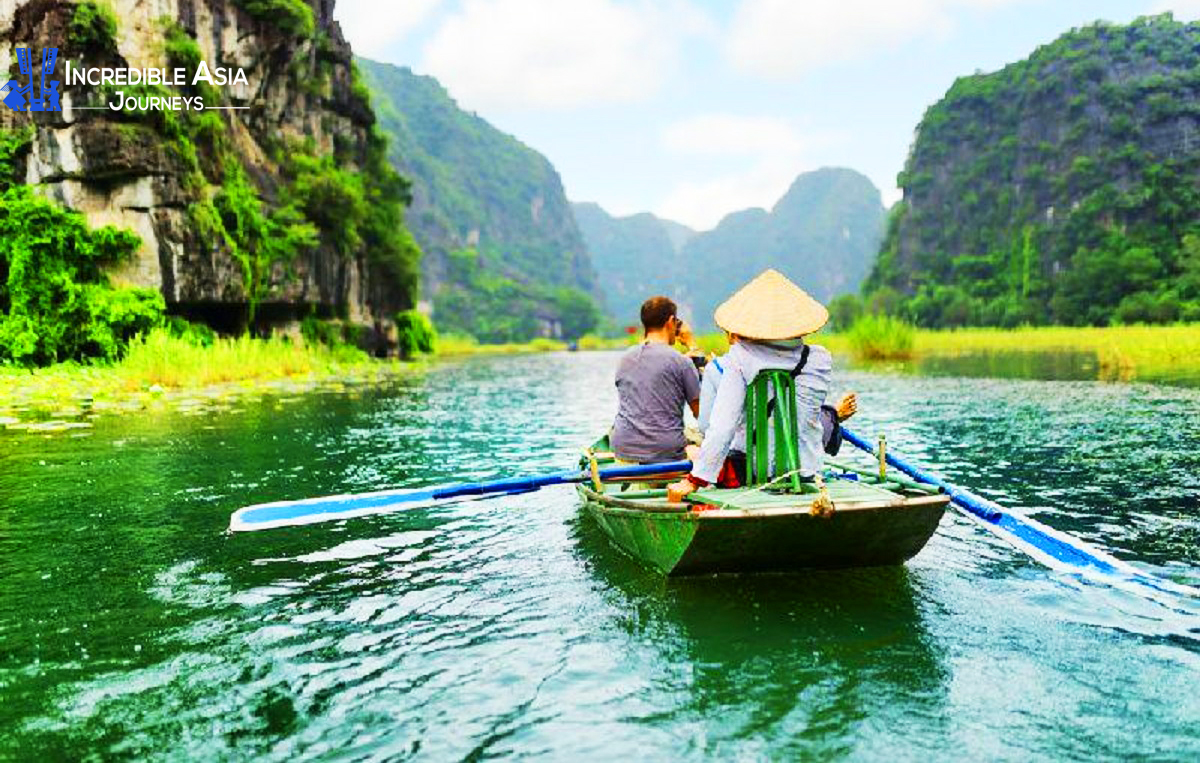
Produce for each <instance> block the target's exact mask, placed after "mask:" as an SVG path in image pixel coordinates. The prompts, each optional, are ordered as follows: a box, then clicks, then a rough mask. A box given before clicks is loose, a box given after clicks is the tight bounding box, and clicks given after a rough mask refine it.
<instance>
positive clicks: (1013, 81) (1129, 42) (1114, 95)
mask: <svg viewBox="0 0 1200 763" xmlns="http://www.w3.org/2000/svg"><path fill="white" fill-rule="evenodd" d="M1198 95H1200V24H1182V23H1179V22H1176V21H1174V20H1173V19H1172V18H1171V17H1170V15H1164V16H1158V17H1152V18H1145V19H1140V20H1138V21H1136V22H1134V23H1133V24H1129V25H1125V26H1115V25H1109V24H1104V23H1097V24H1094V25H1091V26H1088V27H1084V28H1081V29H1075V30H1071V31H1070V32H1068V33H1066V34H1064V35H1062V36H1061V37H1059V38H1058V39H1057V40H1055V41H1053V42H1051V43H1049V44H1047V45H1044V46H1042V47H1040V48H1038V49H1037V50H1035V51H1033V53H1032V54H1031V55H1030V56H1029V57H1028V58H1026V59H1024V60H1022V61H1017V62H1015V63H1012V64H1009V65H1008V66H1005V67H1004V68H1003V69H1001V70H999V71H997V72H992V73H986V74H975V75H971V76H966V77H962V78H960V79H958V80H957V81H956V82H955V83H954V85H953V86H952V87H951V88H950V90H949V91H948V92H947V93H946V95H945V97H944V98H942V100H940V101H939V102H938V103H936V104H934V105H932V106H930V107H929V109H928V111H926V113H925V116H924V118H923V119H922V120H921V124H920V125H919V126H918V129H917V135H916V139H915V141H914V143H913V146H912V150H911V153H910V155H909V158H908V162H907V164H906V165H905V169H904V172H903V173H901V175H900V177H899V178H898V180H899V184H900V185H901V187H902V188H903V190H904V198H903V200H902V201H901V202H900V203H899V204H897V206H896V207H895V209H894V211H893V214H892V217H891V220H890V221H889V226H888V231H887V236H886V239H885V241H884V244H883V247H882V251H881V254H880V257H879V260H878V262H877V264H876V266H875V269H874V271H873V273H872V274H871V277H870V279H869V281H868V284H867V286H868V289H869V290H871V291H873V292H876V293H886V294H887V295H888V298H887V299H885V300H883V301H884V302H886V301H895V300H897V299H903V298H908V312H910V313H911V314H912V317H914V318H915V319H916V320H918V321H919V322H921V323H922V324H925V325H932V326H954V325H961V324H964V323H984V324H998V325H1017V324H1020V323H1025V322H1032V323H1045V322H1059V323H1107V322H1108V321H1109V320H1110V319H1111V318H1114V317H1115V318H1117V319H1118V320H1151V321H1163V320H1176V319H1179V318H1181V317H1183V318H1186V317H1188V316H1190V315H1196V316H1200V294H1195V295H1193V293H1184V291H1183V290H1176V291H1172V290H1171V285H1172V282H1173V281H1174V280H1176V279H1180V278H1185V277H1189V272H1188V271H1189V267H1190V266H1189V265H1188V264H1187V263H1188V261H1189V259H1190V258H1191V257H1192V255H1191V253H1190V252H1189V251H1188V250H1189V247H1187V246H1185V245H1184V240H1185V239H1186V238H1187V237H1189V236H1195V235H1197V234H1198V233H1200V215H1197V212H1196V209H1197V202H1198V201H1200V186H1198V184H1197V182H1196V178H1197V177H1198V176H1200V109H1197V106H1196V104H1197V96H1198ZM1193 248H1194V247H1193ZM1195 277H1196V278H1200V274H1196V275H1195ZM901 295H904V296H903V297H901ZM1189 300H1190V301H1191V304H1190V308H1189V309H1190V310H1191V312H1190V313H1189V312H1187V311H1186V310H1182V311H1181V304H1182V306H1183V307H1188V303H1189ZM1181 301H1182V302H1181Z"/></svg>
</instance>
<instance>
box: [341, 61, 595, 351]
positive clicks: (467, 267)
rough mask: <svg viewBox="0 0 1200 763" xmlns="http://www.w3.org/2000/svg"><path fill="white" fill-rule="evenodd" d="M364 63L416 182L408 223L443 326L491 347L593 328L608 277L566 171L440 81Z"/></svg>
mask: <svg viewBox="0 0 1200 763" xmlns="http://www.w3.org/2000/svg"><path fill="white" fill-rule="evenodd" d="M358 65H359V67H360V68H361V71H362V73H363V75H364V77H365V79H366V82H367V84H368V85H369V86H370V89H371V93H372V100H373V101H374V103H375V106H376V113H377V115H378V118H379V125H380V128H381V129H382V131H383V132H384V133H386V134H387V136H388V137H389V139H390V149H389V157H390V158H391V160H392V163H393V164H394V166H395V167H396V168H397V169H399V170H400V171H401V172H403V173H404V174H405V175H407V176H409V177H411V178H413V181H414V183H415V190H414V193H413V204H412V207H411V209H410V212H409V216H408V217H409V223H410V225H411V226H412V230H413V234H414V236H415V237H416V238H417V240H418V241H419V242H420V244H421V247H422V249H423V250H424V259H423V263H422V264H423V268H422V271H423V272H422V276H423V281H424V295H425V298H426V299H429V300H430V301H431V302H432V306H433V317H434V322H435V323H436V324H437V326H438V328H439V329H440V330H442V331H444V332H445V331H448V332H453V333H465V334H469V335H471V336H474V337H476V338H478V339H480V340H484V341H491V342H517V341H525V340H528V339H530V338H532V337H535V336H547V335H548V336H562V337H566V338H575V337H578V336H581V335H582V334H584V333H586V332H587V331H589V330H590V329H592V328H593V327H594V325H595V322H596V320H597V319H598V317H599V311H598V309H597V308H596V304H595V303H596V299H595V298H596V297H597V295H598V291H597V286H596V277H595V274H594V273H593V271H592V266H591V262H590V260H589V258H588V255H587V250H586V248H585V246H584V243H583V239H582V237H581V236H580V234H579V230H578V228H577V227H576V224H575V220H574V217H573V216H572V214H571V209H570V205H569V204H568V203H567V200H566V196H565V195H564V193H563V189H562V183H561V181H560V179H559V177H558V173H556V172H555V171H554V167H553V166H551V164H550V163H549V162H548V161H547V160H546V159H545V157H543V156H541V155H540V154H538V153H537V152H536V151H533V150H532V149H530V148H528V147H527V146H525V145H523V144H522V143H520V142H519V141H517V140H516V139H515V138H513V137H511V136H509V135H506V134H504V133H502V132H500V131H499V130H497V129H496V128H494V127H492V126H491V125H490V124H488V123H487V122H485V121H484V120H483V119H480V118H479V117H478V116H475V115H474V114H468V113H466V112H464V111H462V110H461V109H459V107H458V106H457V104H455V102H454V101H453V100H452V99H451V98H450V96H449V94H447V93H446V91H445V90H444V89H443V88H442V86H441V85H440V84H438V82H437V81H436V80H434V79H433V78H431V77H424V76H418V75H415V74H413V73H412V72H411V71H409V70H408V69H406V68H400V67H395V66H391V65H388V64H380V63H375V62H373V61H368V60H366V59H361V58H360V59H358Z"/></svg>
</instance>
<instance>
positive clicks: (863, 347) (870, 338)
mask: <svg viewBox="0 0 1200 763" xmlns="http://www.w3.org/2000/svg"><path fill="white" fill-rule="evenodd" d="M914 334H915V329H914V328H913V327H912V325H911V324H909V323H906V322H904V321H902V320H900V319H899V318H893V317H891V316H889V315H867V316H864V317H862V318H860V319H859V320H858V322H856V323H855V324H854V325H853V326H851V327H850V331H849V338H850V346H851V347H852V348H853V350H854V354H855V356H856V357H859V358H865V359H867V360H904V359H907V358H911V357H912V355H913V337H914Z"/></svg>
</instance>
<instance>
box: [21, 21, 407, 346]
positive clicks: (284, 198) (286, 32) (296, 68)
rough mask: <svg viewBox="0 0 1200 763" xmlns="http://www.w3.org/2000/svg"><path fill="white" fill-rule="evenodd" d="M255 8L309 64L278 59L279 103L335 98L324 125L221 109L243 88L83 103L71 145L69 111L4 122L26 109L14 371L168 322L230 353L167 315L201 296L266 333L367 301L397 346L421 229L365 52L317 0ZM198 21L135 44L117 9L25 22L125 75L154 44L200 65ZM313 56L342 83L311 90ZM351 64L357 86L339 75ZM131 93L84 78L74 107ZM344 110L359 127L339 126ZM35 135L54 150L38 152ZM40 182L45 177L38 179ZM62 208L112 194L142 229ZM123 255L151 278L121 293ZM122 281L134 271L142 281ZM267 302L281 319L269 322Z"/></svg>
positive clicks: (275, 42) (210, 306)
mask: <svg viewBox="0 0 1200 763" xmlns="http://www.w3.org/2000/svg"><path fill="white" fill-rule="evenodd" d="M236 4H237V5H239V6H240V7H241V8H242V9H243V10H245V11H246V12H247V13H248V14H249V15H250V16H251V17H252V18H253V19H256V20H258V21H261V22H262V24H260V25H259V26H261V27H262V28H260V29H257V30H256V31H255V34H259V35H265V36H264V37H263V42H262V44H263V45H266V46H272V49H273V50H274V52H275V54H278V55H276V58H280V57H285V58H286V57H290V59H291V65H281V66H280V67H279V69H280V71H281V72H286V74H287V76H288V77H290V78H292V79H288V80H286V81H282V82H278V83H274V84H273V90H272V94H271V95H270V96H262V97H261V100H262V101H270V99H271V97H275V94H276V93H278V92H281V91H289V92H293V93H304V94H305V95H306V97H312V98H327V99H329V102H330V104H332V105H330V106H328V108H326V110H325V111H321V112H320V114H319V116H321V120H320V125H321V127H320V129H317V128H315V127H314V126H313V125H314V124H315V122H305V123H304V124H303V128H304V129H303V130H302V131H297V130H295V129H291V128H290V126H289V125H284V124H282V123H280V124H277V125H275V127H276V129H266V130H264V129H262V125H261V124H259V123H257V122H256V119H257V118H258V117H257V115H261V114H263V113H264V112H266V111H267V110H268V109H270V108H271V107H272V104H271V103H269V102H260V103H257V104H255V107H254V108H253V109H251V110H250V112H249V113H248V115H247V113H246V112H238V111H225V112H220V111H216V110H213V109H212V107H215V106H217V105H220V104H228V103H231V102H233V101H231V100H230V99H231V98H232V99H236V98H237V97H238V96H237V93H236V91H234V90H232V89H224V88H222V89H218V88H215V87H213V86H211V85H208V84H206V83H203V82H201V83H198V84H197V85H195V86H183V87H181V88H179V91H180V92H179V93H178V94H182V95H186V96H200V97H202V98H203V102H204V105H205V106H206V109H205V110H202V111H201V110H195V109H186V110H180V111H172V110H166V109H164V110H158V109H156V108H153V107H150V108H147V109H145V110H140V111H139V110H137V109H129V108H125V109H122V110H119V111H112V110H109V109H101V108H96V109H91V110H88V111H80V112H78V113H77V114H76V117H75V120H74V122H72V123H71V125H70V129H71V130H72V131H73V134H72V136H71V140H69V141H68V142H66V143H65V144H64V143H63V142H62V140H63V138H62V137H61V136H60V135H58V131H59V130H60V128H61V125H60V124H58V123H57V122H46V121H37V122H35V123H33V124H29V123H28V122H16V124H24V125H26V126H23V127H21V128H20V129H5V126H11V125H13V124H14V119H17V118H19V117H3V116H0V194H2V196H0V240H2V241H3V242H4V247H3V248H2V250H0V311H2V312H0V362H16V363H20V364H23V365H34V364H46V363H52V362H55V361H63V360H82V359H94V358H98V359H103V360H113V359H116V358H118V357H120V356H121V355H122V354H123V353H124V351H125V348H126V346H127V345H128V343H129V342H130V340H131V339H132V338H133V337H134V336H135V335H137V334H138V333H143V332H146V331H149V330H150V329H152V328H156V327H167V328H169V329H170V330H171V331H172V332H173V333H174V334H176V335H180V334H182V335H183V336H184V337H192V338H200V339H203V338H204V337H207V342H208V344H211V332H206V331H196V330H193V329H191V328H189V327H188V324H187V323H186V321H182V320H181V319H178V318H172V319H171V320H169V321H168V320H166V319H165V318H164V313H165V311H166V310H167V309H177V308H178V307H179V306H180V305H183V304H186V303H190V306H191V307H195V306H196V305H199V306H200V308H202V310H201V317H203V318H204V319H205V320H210V319H211V320H213V321H214V325H221V326H222V327H223V328H224V329H225V330H228V331H236V330H240V329H242V328H246V327H249V328H251V329H256V330H257V329H263V328H265V327H266V326H268V325H270V324H274V325H278V324H280V323H284V322H287V321H289V320H295V319H297V318H299V317H301V316H303V315H304V314H305V313H306V312H316V311H317V310H318V308H320V309H321V310H322V312H323V316H322V317H332V316H338V317H341V318H342V319H347V318H349V317H350V313H351V312H352V306H351V305H350V304H348V302H349V297H350V296H351V295H352V296H353V297H355V298H356V299H357V300H358V303H357V305H355V306H354V307H357V308H358V313H359V314H358V315H357V316H355V320H356V321H357V322H358V323H357V324H356V334H357V335H358V336H359V337H360V338H361V337H364V335H365V329H367V328H373V329H374V331H375V335H374V336H373V337H372V341H371V344H372V345H373V346H374V347H375V348H376V349H382V348H383V344H384V343H385V342H386V339H385V338H384V337H383V335H384V334H385V333H387V332H388V329H389V328H390V327H385V326H383V323H384V322H385V321H387V320H390V319H391V318H392V317H393V316H395V315H396V314H397V312H400V311H403V310H405V309H407V308H410V307H411V306H412V305H413V304H414V303H415V301H416V290H417V283H418V260H419V256H420V252H419V249H418V248H417V246H416V244H415V242H414V240H413V238H412V236H411V235H410V234H409V233H408V230H407V229H406V227H405V225H404V207H405V205H406V204H407V203H408V202H409V201H410V200H411V194H410V190H409V185H408V183H407V182H406V181H405V180H404V179H403V178H401V177H400V176H399V174H398V173H397V172H396V171H395V169H393V167H392V166H391V164H390V163H389V161H388V159H387V143H386V139H385V138H384V137H383V136H382V135H380V134H379V133H378V132H377V131H375V130H374V128H373V117H372V112H371V106H370V102H369V100H368V98H367V94H366V89H365V87H363V86H362V85H361V83H359V82H358V81H357V74H356V73H355V72H354V70H353V66H352V61H351V59H350V56H349V49H348V47H346V46H345V43H344V41H343V40H341V39H340V37H339V36H338V34H337V30H336V27H334V28H332V29H330V28H329V26H328V23H327V22H322V23H323V24H324V26H323V27H322V28H321V29H320V30H318V29H316V27H315V26H314V24H315V16H314V12H313V9H312V8H311V7H310V6H309V4H307V3H306V2H304V0H270V1H267V0H242V1H241V2H238V3H236ZM194 12H195V10H194V9H193V10H192V11H191V12H190V14H194ZM190 14H183V13H182V11H181V15H180V17H179V20H173V19H171V18H157V19H155V20H154V21H153V23H150V24H149V25H143V26H139V27H137V28H136V29H129V30H124V31H125V32H127V33H128V34H127V35H126V37H127V38H128V39H124V38H123V41H122V43H121V46H120V48H119V47H118V45H117V39H116V38H117V36H118V35H117V33H118V24H119V23H124V21H123V20H118V18H117V17H116V15H115V14H114V13H113V11H112V10H111V8H110V7H109V6H108V5H107V4H105V3H102V2H101V3H97V2H82V3H76V4H72V3H58V4H44V5H38V6H32V5H28V6H23V7H21V8H20V9H19V12H18V19H17V20H18V21H19V23H18V24H17V25H16V27H15V28H20V29H22V30H27V29H34V30H37V29H40V28H47V29H66V31H67V34H66V36H65V39H64V42H63V48H62V50H63V52H62V55H63V57H64V59H69V60H75V61H76V62H77V63H78V62H79V61H81V60H82V61H86V62H87V63H88V64H91V65H96V66H109V67H114V66H115V67H120V66H125V65H127V64H128V62H127V61H126V60H125V58H124V57H123V55H128V54H129V52H130V50H132V49H136V50H139V51H141V52H147V53H149V54H150V55H159V54H161V55H162V56H163V57H164V58H165V63H166V64H167V65H168V66H169V67H171V68H182V69H184V70H186V71H189V72H191V71H195V70H196V68H197V67H198V66H199V64H200V62H201V61H202V60H203V59H204V57H205V56H204V54H203V52H202V50H201V46H200V44H199V43H198V42H197V39H196V34H197V32H196V31H195V30H194V29H188V28H185V27H184V26H183V25H184V24H193V25H194V24H195V23H196V19H195V18H194V17H193V16H192V15H190ZM214 18H215V19H216V23H219V21H220V20H219V18H217V17H214ZM268 21H269V22H270V24H269V27H268V26H266V25H267V22H268ZM242 27H243V29H244V28H245V27H246V21H245V19H243V20H242ZM8 33H9V34H11V32H8ZM26 33H27V34H36V31H35V32H32V33H31V32H26ZM335 38H336V39H335ZM338 46H340V47H338ZM339 56H344V57H343V58H339ZM211 60H212V59H211V56H210V61H211ZM314 61H315V63H314ZM339 62H341V63H342V68H341V69H337V64H338V63H339ZM255 65H256V66H257V65H258V64H257V63H256V64H255ZM309 66H311V68H312V70H313V71H315V72H317V73H322V72H323V73H324V74H325V75H326V78H325V79H324V80H323V81H322V83H321V85H320V87H307V86H306V87H303V88H301V87H299V83H298V82H296V81H294V80H295V79H298V78H301V77H303V75H304V73H305V72H306V71H308V69H307V68H306V67H309ZM334 74H337V75H340V77H341V80H340V84H337V83H334V82H333V81H332V80H331V79H330V76H331V75H334ZM318 79H320V78H318ZM116 89H118V88H114V87H113V86H111V85H107V86H100V87H91V86H86V85H79V84H76V85H71V86H68V91H67V92H66V93H64V95H69V96H70V98H71V100H72V102H74V103H75V104H87V105H89V106H102V105H104V104H106V103H108V102H110V101H111V100H113V99H114V96H115V95H116V93H115V90H116ZM119 89H121V90H122V92H123V95H124V96H125V98H126V99H129V100H132V99H133V98H135V97H144V96H151V95H156V96H171V95H175V94H177V93H176V92H175V90H174V89H173V88H168V87H163V86H146V85H142V86H124V87H121V88H119ZM318 105H319V106H320V107H321V108H325V104H324V103H321V102H319V101H318ZM335 106H336V107H337V108H336V109H335V108H334V107H335ZM318 110H319V111H320V109H318ZM345 112H349V113H351V114H352V115H353V116H352V118H351V117H344V116H342V114H343V113H345ZM339 119H341V120H344V121H343V122H342V123H341V124H342V125H343V126H342V128H341V129H336V127H335V121H336V120H339ZM354 120H357V121H354ZM31 146H36V147H38V148H39V149H40V152H41V153H38V154H37V157H36V161H33V160H31V159H30V157H31V155H32V153H33V152H31ZM47 146H49V147H55V146H57V147H58V148H53V149H48V148H46V147H47ZM64 146H65V148H64ZM72 152H74V153H75V156H74V157H71V156H70V154H71V153H72ZM72 158H73V159H74V162H72V161H69V159H72ZM27 178H31V179H30V181H29V182H33V183H36V184H37V185H36V186H26V185H24V183H25V182H26V179H27ZM139 180H141V181H143V182H142V183H141V184H140V185H137V186H135V183H137V181H139ZM145 181H149V182H145ZM43 186H44V187H43ZM135 188H136V189H137V190H136V191H135V190H134V189H135ZM131 194H136V203H132V202H131V201H130V199H131V198H132V196H131ZM55 199H60V200H61V199H66V201H67V203H69V204H72V205H75V206H79V207H81V208H87V207H88V206H90V205H88V204H86V203H80V202H81V201H82V202H88V201H94V200H97V199H98V200H99V202H100V203H101V204H105V205H108V207H109V210H108V211H111V212H117V213H118V214H121V215H123V217H124V219H129V220H135V219H138V218H139V217H140V219H141V220H144V221H145V226H144V227H140V228H138V230H139V232H140V233H141V237H139V236H137V235H134V234H133V233H129V232H124V231H119V230H117V229H116V228H113V227H109V226H102V227H96V228H90V227H89V225H88V224H87V218H86V217H85V216H84V215H83V214H81V213H79V212H76V211H72V210H70V209H67V208H64V207H63V206H61V205H60V204H59V203H58V201H55ZM147 209H150V210H152V211H150V212H148V211H147ZM143 239H145V240H144V241H143ZM156 250H157V253H155V251H156ZM123 264H128V265H129V269H128V270H127V271H125V273H132V274H133V276H132V278H133V282H134V283H137V284H139V285H142V286H150V287H152V288H140V289H125V288H113V287H112V286H111V285H110V282H109V277H108V275H107V273H108V271H109V270H111V269H112V268H114V267H121V266H122V265H123ZM160 273H161V275H160ZM314 273H315V275H314ZM298 274H301V275H298ZM239 275H240V276H241V278H240V283H239V279H238V276H239ZM302 277H303V283H301V280H302ZM117 280H118V281H119V282H121V283H126V282H127V281H128V279H126V277H125V274H124V273H123V274H122V276H121V277H120V278H118V279H117ZM156 280H157V281H158V282H157V283H156V282H155V281H156ZM148 282H149V283H148ZM181 282H182V283H183V284H184V285H182V286H181ZM355 287H357V293H355ZM267 303H271V306H272V307H273V308H274V311H273V315H272V316H270V317H267V318H265V319H263V320H261V321H256V318H257V317H258V311H259V309H260V307H261V306H262V305H264V304H267ZM181 312H184V311H181ZM364 313H365V318H364V317H363V315H364ZM372 313H373V315H372ZM372 318H374V322H375V324H374V326H373V327H369V326H367V325H366V323H367V322H369V321H370V320H371V319H372ZM258 324H261V325H258Z"/></svg>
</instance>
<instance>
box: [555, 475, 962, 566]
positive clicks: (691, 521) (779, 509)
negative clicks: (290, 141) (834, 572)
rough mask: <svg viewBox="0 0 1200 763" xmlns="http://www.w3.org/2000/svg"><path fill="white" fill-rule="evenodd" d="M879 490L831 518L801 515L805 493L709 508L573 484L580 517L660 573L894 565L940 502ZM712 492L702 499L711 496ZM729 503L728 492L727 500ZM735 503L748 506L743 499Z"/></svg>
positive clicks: (930, 526) (931, 521) (928, 527)
mask: <svg viewBox="0 0 1200 763" xmlns="http://www.w3.org/2000/svg"><path fill="white" fill-rule="evenodd" d="M856 489H857V488H856ZM878 492H879V493H881V494H882V495H879V496H871V497H869V499H868V500H858V501H857V502H848V503H843V504H842V505H841V506H840V508H839V509H838V510H836V511H835V512H834V513H833V515H832V516H830V517H817V516H813V515H812V514H811V513H810V512H809V506H808V502H809V501H811V498H812V496H811V495H810V496H807V497H806V496H795V495H794V496H768V497H766V498H765V499H764V500H760V501H759V502H758V503H759V505H751V506H750V507H749V508H737V507H736V506H734V505H731V504H725V505H724V506H718V507H715V508H714V507H710V506H699V507H696V506H688V505H682V504H674V505H673V504H669V503H666V501H665V500H663V499H658V500H634V499H626V498H622V497H621V494H620V493H599V492H597V491H595V490H594V489H592V487H591V486H590V485H580V486H579V493H580V496H581V497H582V499H583V501H584V505H585V507H586V511H587V513H588V514H590V515H591V516H592V517H593V518H594V519H595V520H596V522H597V523H598V524H599V525H600V527H601V528H602V529H603V530H604V532H605V533H606V534H607V535H608V536H609V538H611V539H612V541H613V542H614V543H615V544H616V545H617V546H619V547H620V548H621V549H623V550H624V551H625V552H626V553H628V554H630V555H631V556H633V557H634V558H636V559H638V560H640V561H642V562H643V563H645V564H648V565H650V566H652V567H655V568H657V569H659V570H661V571H662V572H664V573H667V574H669V575H703V574H712V573H727V572H789V571H796V570H804V569H837V568H845V567H877V566H888V565H898V564H903V563H904V562H906V561H907V560H909V559H911V558H912V557H913V556H915V555H916V554H917V553H918V552H919V551H920V550H921V549H922V548H924V547H925V544H926V543H927V542H928V541H929V538H930V537H931V536H932V535H933V533H934V531H935V530H936V529H937V526H938V523H939V522H940V521H941V518H942V516H943V514H944V513H945V510H946V505H947V503H948V499H947V498H946V496H944V495H938V494H934V495H914V496H905V495H901V494H898V493H888V492H886V491H883V490H879V491H878ZM721 494H722V491H710V492H709V494H708V495H710V496H714V498H713V500H715V499H716V497H720V495H721ZM858 497H859V498H862V496H858ZM737 499H738V495H737V494H736V492H734V493H733V495H732V499H731V500H733V501H736V500H737ZM706 500H708V499H707V498H706ZM743 503H744V504H747V505H750V504H752V502H751V501H750V500H749V499H748V498H747V499H745V500H744V501H743ZM835 504H837V497H836V496H835ZM697 508H698V509H699V510H697Z"/></svg>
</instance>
